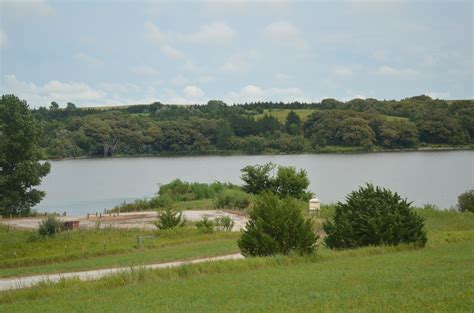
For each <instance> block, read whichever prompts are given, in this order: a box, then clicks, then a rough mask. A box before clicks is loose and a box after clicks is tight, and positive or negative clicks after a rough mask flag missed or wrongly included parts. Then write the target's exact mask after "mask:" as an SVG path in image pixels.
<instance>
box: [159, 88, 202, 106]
mask: <svg viewBox="0 0 474 313" xmlns="http://www.w3.org/2000/svg"><path fill="white" fill-rule="evenodd" d="M205 96H206V94H205V92H204V91H203V90H202V89H201V88H199V87H198V86H194V85H189V86H186V87H184V88H183V89H182V90H181V92H176V90H174V89H166V90H165V92H164V98H163V100H160V101H161V102H163V103H173V104H203V103H206V99H205Z"/></svg>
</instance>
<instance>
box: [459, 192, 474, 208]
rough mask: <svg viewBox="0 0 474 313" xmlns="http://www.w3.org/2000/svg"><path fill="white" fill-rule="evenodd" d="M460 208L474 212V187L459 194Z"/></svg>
mask: <svg viewBox="0 0 474 313" xmlns="http://www.w3.org/2000/svg"><path fill="white" fill-rule="evenodd" d="M458 209H459V211H461V212H474V189H471V190H467V191H466V192H463V193H462V194H460V195H459V197H458Z"/></svg>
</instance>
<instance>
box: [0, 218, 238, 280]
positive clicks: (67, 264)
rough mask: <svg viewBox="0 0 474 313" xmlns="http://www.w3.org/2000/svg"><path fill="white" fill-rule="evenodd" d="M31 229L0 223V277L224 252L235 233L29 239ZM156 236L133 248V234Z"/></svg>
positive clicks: (233, 248) (106, 233) (112, 232)
mask: <svg viewBox="0 0 474 313" xmlns="http://www.w3.org/2000/svg"><path fill="white" fill-rule="evenodd" d="M32 234H34V233H32V232H29V231H9V230H8V229H7V228H4V227H3V228H0V242H1V244H0V247H1V249H0V277H11V276H20V275H23V276H24V275H33V274H40V273H41V274H43V273H55V272H66V271H78V270H86V269H96V268H108V267H119V266H129V265H139V264H149V263H158V262H166V261H172V260H179V259H190V258H198V257H203V256H214V255H222V254H229V253H234V252H237V251H238V248H237V244H236V238H237V237H238V234H237V233H228V232H219V233H213V234H202V233H200V232H199V231H198V230H197V229H190V228H183V229H178V230H176V231H161V232H152V231H144V230H138V229H132V230H118V229H101V230H87V231H76V232H71V233H70V234H67V233H65V232H63V233H60V234H58V235H56V236H55V237H52V238H46V239H41V240H37V239H36V240H32V239H31V238H32ZM139 235H142V236H143V235H145V236H149V235H155V242H154V244H153V243H152V241H151V240H146V241H144V242H143V244H142V245H141V246H140V248H137V236H139Z"/></svg>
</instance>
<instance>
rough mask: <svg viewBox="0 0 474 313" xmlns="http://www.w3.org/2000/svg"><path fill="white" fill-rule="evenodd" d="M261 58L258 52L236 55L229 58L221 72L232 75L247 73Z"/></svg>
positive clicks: (251, 51)
mask: <svg viewBox="0 0 474 313" xmlns="http://www.w3.org/2000/svg"><path fill="white" fill-rule="evenodd" d="M259 58H260V54H259V53H258V52H257V51H256V50H250V51H248V52H246V53H239V54H235V55H232V56H230V57H228V58H227V60H226V61H225V62H224V64H222V65H221V67H220V70H221V71H223V72H230V73H237V72H246V71H248V70H249V69H250V68H251V67H252V66H253V64H254V63H255V62H256V61H257V60H258V59H259Z"/></svg>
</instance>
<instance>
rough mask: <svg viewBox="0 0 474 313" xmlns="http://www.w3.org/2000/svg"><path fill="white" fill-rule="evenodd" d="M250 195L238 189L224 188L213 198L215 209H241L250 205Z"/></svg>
mask: <svg viewBox="0 0 474 313" xmlns="http://www.w3.org/2000/svg"><path fill="white" fill-rule="evenodd" d="M250 202H251V197H250V195H249V194H248V193H246V192H244V191H242V190H239V189H226V190H224V191H222V192H220V193H219V194H217V196H216V198H215V200H214V206H215V207H216V209H231V210H232V209H237V210H243V209H245V208H247V207H248V206H249V205H250Z"/></svg>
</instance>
